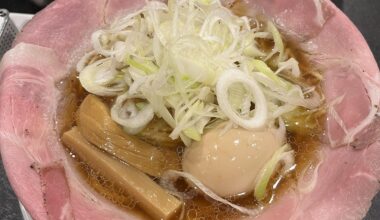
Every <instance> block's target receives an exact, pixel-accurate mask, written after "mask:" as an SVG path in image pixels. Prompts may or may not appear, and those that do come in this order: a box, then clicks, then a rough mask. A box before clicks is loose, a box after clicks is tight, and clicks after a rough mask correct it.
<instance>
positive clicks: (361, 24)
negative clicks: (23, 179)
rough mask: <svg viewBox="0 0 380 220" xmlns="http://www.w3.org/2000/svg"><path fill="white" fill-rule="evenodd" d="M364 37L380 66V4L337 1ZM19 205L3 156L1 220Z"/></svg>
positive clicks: (18, 1) (12, 217)
mask: <svg viewBox="0 0 380 220" xmlns="http://www.w3.org/2000/svg"><path fill="white" fill-rule="evenodd" d="M333 2H335V3H336V4H337V5H338V7H340V8H341V9H342V10H343V11H344V12H345V13H346V15H347V16H348V17H350V19H351V20H352V21H353V22H354V23H355V25H357V27H358V28H359V30H360V31H361V32H362V33H363V35H364V37H365V38H366V40H367V42H368V44H369V46H370V47H371V49H372V52H373V53H374V55H375V57H376V60H377V63H378V64H379V63H380V41H379V38H380V25H379V22H380V13H379V12H380V1H379V0H366V1H363V0H333ZM0 8H6V9H8V10H9V11H13V12H24V13H35V12H37V11H38V10H39V9H40V8H38V7H36V6H34V5H32V4H31V3H30V2H28V1H25V0H5V1H3V0H2V1H1V2H0ZM21 219H22V215H21V212H20V208H19V203H18V200H17V198H16V197H15V195H14V193H13V190H12V188H11V187H10V185H9V182H8V180H7V178H6V175H5V171H4V168H3V166H2V160H1V155H0V220H21ZM377 219H380V194H378V195H377V196H376V197H375V198H374V200H373V203H372V207H371V209H370V211H369V212H368V214H367V216H366V217H365V220H377Z"/></svg>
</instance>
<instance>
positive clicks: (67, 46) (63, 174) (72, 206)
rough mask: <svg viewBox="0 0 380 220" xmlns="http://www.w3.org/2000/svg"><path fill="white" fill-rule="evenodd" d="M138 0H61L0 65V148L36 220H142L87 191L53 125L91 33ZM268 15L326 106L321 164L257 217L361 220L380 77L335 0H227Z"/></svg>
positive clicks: (367, 197)
mask: <svg viewBox="0 0 380 220" xmlns="http://www.w3.org/2000/svg"><path fill="white" fill-rule="evenodd" d="M143 4H144V1H142V0H128V1H126V0H93V1H84V0H82V1H79V0H56V1H54V2H53V3H52V4H51V5H49V6H48V7H47V8H46V9H44V10H43V11H42V12H40V13H39V14H37V15H36V16H35V17H34V19H33V20H32V21H31V22H29V24H28V25H27V26H26V27H25V28H24V30H23V32H22V33H21V34H20V35H19V36H18V37H17V39H16V42H15V44H14V47H13V49H12V50H10V51H9V52H8V53H7V54H6V55H5V56H4V58H3V60H2V62H1V65H0V77H1V81H0V105H1V111H0V118H1V120H0V150H1V155H2V159H3V162H4V166H5V169H6V171H7V175H8V177H9V180H10V182H11V184H12V186H13V188H14V190H15V192H16V194H17V195H18V197H19V199H20V200H21V202H22V203H23V204H24V205H25V206H26V208H27V210H28V211H29V212H30V213H31V215H32V216H33V218H34V219H36V220H45V219H81V220H82V219H94V220H96V219H138V218H139V217H138V216H133V215H132V214H131V213H127V212H125V211H122V210H120V209H119V208H117V207H116V206H115V205H113V204H111V203H109V202H108V201H107V200H105V199H104V198H102V197H101V196H99V195H98V194H96V193H95V192H94V191H93V190H92V189H90V188H88V187H87V185H86V184H85V183H84V182H83V180H82V179H81V178H80V176H79V175H78V174H77V173H76V172H75V170H74V168H73V167H72V165H71V164H70V163H69V162H68V158H67V157H66V155H65V152H64V150H63V146H62V145H61V143H60V142H59V134H58V132H57V129H56V124H55V119H56V110H57V106H58V100H60V98H61V94H60V93H59V91H58V90H57V88H56V86H55V85H56V83H57V82H58V81H60V80H61V79H63V78H64V77H66V76H67V75H68V74H69V72H70V70H71V68H73V67H74V65H75V63H76V62H77V61H78V60H79V57H80V56H82V55H83V54H84V53H85V52H86V51H88V50H89V49H90V48H89V47H90V36H91V33H92V32H93V31H95V30H96V29H99V28H101V27H104V26H106V25H107V24H109V23H110V22H111V21H112V20H114V19H115V18H117V17H118V16H120V15H122V14H125V13H128V12H132V11H135V10H137V9H138V8H140V7H141V6H142V5H143ZM225 4H227V5H231V6H232V7H241V8H242V9H244V12H245V13H246V14H248V15H252V16H254V15H255V14H264V15H265V16H267V17H268V18H269V19H271V20H273V21H274V22H275V23H276V24H277V26H278V27H279V28H280V29H281V31H282V33H283V34H284V35H285V36H286V38H287V39H288V40H289V41H291V42H293V43H294V44H295V45H297V47H298V48H300V49H302V50H304V51H305V53H306V54H307V56H308V58H309V59H310V61H311V62H312V64H313V65H315V66H316V67H317V68H318V69H320V70H321V72H322V73H323V75H324V81H323V83H324V87H323V88H324V90H323V92H324V95H325V97H326V99H327V102H328V103H329V108H328V117H327V118H326V120H327V121H326V136H327V138H326V143H325V144H324V145H323V146H321V148H320V149H321V150H320V152H319V155H320V163H319V164H318V166H314V167H310V169H309V170H308V172H306V173H305V175H304V176H302V177H300V178H299V181H298V183H297V185H296V187H293V188H291V189H288V191H287V192H286V193H284V195H283V196H282V197H281V198H279V199H278V200H277V201H276V202H275V203H274V204H272V205H270V206H269V207H267V208H266V209H265V210H264V212H263V213H262V214H261V215H259V216H257V217H256V218H255V219H263V220H271V219H280V220H281V219H284V220H285V219H296V220H298V219H327V220H329V219H361V218H363V217H364V216H365V213H366V212H367V210H368V208H369V207H370V203H371V199H372V198H373V196H374V195H375V194H376V193H377V192H378V191H379V186H380V184H379V179H380V144H379V142H378V140H379V139H380V138H379V135H380V132H377V131H378V130H380V129H379V128H380V122H379V121H378V119H376V113H377V106H378V105H379V99H380V97H379V96H380V73H379V68H378V66H377V64H376V62H375V60H374V58H373V55H372V53H371V51H370V49H369V47H368V45H367V43H366V42H365V40H364V38H363V37H362V35H361V34H360V33H359V31H358V30H357V29H356V28H355V27H354V25H353V24H352V23H351V22H350V21H349V19H348V18H347V17H346V16H345V15H344V14H343V13H342V12H341V11H340V10H339V9H337V8H336V7H335V5H333V4H332V3H331V2H330V1H329V0H302V1H300V0H286V1H285V0H243V1H239V2H233V1H230V0H228V1H226V2H225Z"/></svg>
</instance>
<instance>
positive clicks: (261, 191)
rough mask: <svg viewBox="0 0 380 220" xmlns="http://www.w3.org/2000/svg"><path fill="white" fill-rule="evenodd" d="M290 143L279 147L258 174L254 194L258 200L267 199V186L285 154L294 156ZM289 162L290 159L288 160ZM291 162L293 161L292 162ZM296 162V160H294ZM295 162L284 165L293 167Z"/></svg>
mask: <svg viewBox="0 0 380 220" xmlns="http://www.w3.org/2000/svg"><path fill="white" fill-rule="evenodd" d="M290 149H291V148H290V146H289V144H285V145H284V146H282V147H281V148H280V149H278V150H277V151H276V152H275V153H274V155H273V156H272V158H271V159H270V160H269V161H268V162H267V163H266V164H265V165H264V167H263V168H262V169H261V171H260V174H259V176H258V180H257V181H256V186H255V192H254V196H255V198H256V200H258V201H262V200H263V199H265V197H266V194H267V187H268V183H269V180H270V178H271V177H272V176H273V175H274V173H275V172H276V170H277V169H278V166H279V164H280V162H282V161H283V160H284V159H285V158H284V157H285V156H288V155H291V157H293V158H294V155H293V153H294V152H293V151H292V150H290ZM286 162H288V161H286ZM290 163H291V162H290ZM293 163H294V160H293ZM292 165H293V164H286V165H284V166H286V167H291V166H292Z"/></svg>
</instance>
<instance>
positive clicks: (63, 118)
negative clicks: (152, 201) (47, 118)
mask: <svg viewBox="0 0 380 220" xmlns="http://www.w3.org/2000/svg"><path fill="white" fill-rule="evenodd" d="M236 7H237V6H236ZM285 45H286V47H287V50H286V53H287V54H288V55H289V56H290V57H294V58H296V59H297V60H298V61H299V66H300V70H301V72H302V77H301V80H299V79H297V80H299V81H298V82H297V83H299V84H301V85H307V86H315V87H316V90H317V91H318V92H319V93H320V94H322V89H321V86H320V81H321V75H320V74H319V70H317V69H315V68H314V67H312V66H311V65H310V62H309V61H308V60H307V58H306V56H305V55H304V52H303V51H301V50H299V49H298V48H297V47H296V46H295V45H293V44H292V43H290V42H285ZM259 46H260V47H262V49H265V50H268V48H271V47H273V41H271V40H260V41H259ZM57 86H58V88H59V89H60V90H61V91H62V94H63V95H62V97H63V98H62V100H61V101H60V104H59V108H58V117H57V124H58V129H59V132H60V134H62V133H63V132H65V131H67V130H69V129H70V128H71V127H72V126H74V125H75V113H76V111H77V109H78V107H79V105H80V103H81V101H82V100H83V98H84V97H85V96H86V95H87V92H85V91H84V89H83V88H82V87H81V86H80V83H79V80H78V78H77V73H75V72H73V73H72V74H70V76H69V77H68V78H67V79H65V80H63V81H62V82H60V83H59V84H58V85H57ZM103 100H104V101H105V102H106V103H108V104H109V105H110V106H111V105H112V103H113V101H114V100H113V99H112V98H111V99H110V98H104V99H103ZM300 111H301V112H302V113H305V115H304V116H303V117H301V116H299V117H298V118H296V121H291V122H287V126H288V128H293V129H290V131H288V134H287V137H288V143H290V144H291V146H292V148H293V149H294V151H295V162H296V168H295V170H294V171H293V172H291V173H290V174H288V176H286V177H285V178H282V179H278V177H276V178H272V179H271V181H270V186H273V185H274V184H275V183H276V182H280V184H278V187H277V188H274V189H272V190H271V191H270V192H269V195H268V196H267V198H266V200H265V201H264V204H265V203H266V204H268V203H272V202H273V201H275V200H276V199H277V198H279V197H280V196H281V194H283V193H284V192H286V191H287V190H288V189H289V188H291V187H292V186H293V185H294V184H295V183H296V182H297V179H298V178H299V177H300V176H301V175H302V173H303V172H304V170H305V169H307V168H309V167H310V166H313V165H316V164H317V163H318V158H317V152H318V150H319V146H320V145H321V141H320V140H321V137H322V135H323V128H324V120H325V112H324V110H323V109H320V110H318V111H316V112H313V113H307V111H306V110H302V109H301V110H300ZM155 120H157V119H155ZM305 120H311V121H312V122H313V125H315V126H314V127H308V126H306V127H294V126H296V125H295V124H296V123H295V122H303V121H305ZM153 123H156V121H155V122H153ZM292 123H293V124H292ZM301 124H302V123H301ZM161 126H162V125H161ZM292 126H293V127H292ZM294 128H295V129H294ZM149 129H153V132H152V131H151V130H149ZM149 129H148V132H147V133H148V134H149V132H150V133H154V128H149ZM160 129H161V130H162V131H163V132H164V133H167V134H169V133H170V131H168V127H167V126H162V127H160ZM147 137H148V135H147V136H146V137H145V138H144V137H140V138H142V139H143V140H145V141H148V142H151V141H150V140H149V138H147ZM151 144H155V143H152V142H151ZM155 145H156V144H155ZM171 149H172V150H176V151H177V152H179V154H181V152H182V151H183V146H182V144H181V143H180V142H178V147H177V149H176V148H175V147H171ZM68 153H69V154H71V155H70V158H74V157H72V156H73V154H72V153H70V152H68ZM72 162H73V163H74V165H75V167H76V168H77V170H78V172H79V173H80V174H81V176H82V177H83V178H84V180H85V181H86V182H87V183H88V184H89V185H90V186H91V187H92V188H93V189H94V190H95V191H96V192H98V193H99V194H100V195H102V196H104V197H105V198H106V199H108V200H109V201H111V202H112V203H114V204H115V205H117V206H119V207H120V208H122V209H124V210H126V211H127V212H131V211H133V212H135V213H137V214H138V215H139V216H141V217H142V218H144V219H149V217H148V216H147V215H146V214H144V213H143V212H142V211H141V209H139V208H138V207H137V206H136V201H135V200H134V199H133V198H131V197H130V196H129V195H128V194H127V193H126V192H124V191H123V190H122V189H121V188H120V187H119V186H118V185H117V183H112V182H110V181H108V180H107V179H105V178H104V177H102V176H101V175H99V173H98V172H96V171H95V170H93V169H91V167H89V166H88V165H87V164H85V163H84V162H83V161H81V160H80V158H77V157H76V158H74V159H73V160H72ZM176 187H177V188H178V190H179V191H180V192H184V194H185V195H186V196H187V197H188V198H185V199H184V206H185V213H184V219H189V220H190V219H205V220H206V219H210V220H211V219H236V218H239V217H242V216H243V215H242V214H240V213H239V212H237V211H235V210H233V209H232V208H230V207H228V206H226V205H224V204H221V203H218V202H215V201H212V200H211V199H209V198H207V197H205V196H204V195H202V194H199V193H198V192H197V191H196V189H194V188H193V187H190V186H188V185H187V184H186V182H185V181H184V180H183V179H180V180H178V181H177V183H176ZM230 200H231V201H233V202H234V203H236V204H239V205H242V206H244V207H247V208H256V207H258V206H257V205H258V203H257V201H255V200H254V198H253V196H252V195H248V196H245V197H238V198H231V199H230Z"/></svg>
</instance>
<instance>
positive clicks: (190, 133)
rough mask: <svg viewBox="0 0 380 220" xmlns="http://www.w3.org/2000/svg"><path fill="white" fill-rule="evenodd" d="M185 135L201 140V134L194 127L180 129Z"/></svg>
mask: <svg viewBox="0 0 380 220" xmlns="http://www.w3.org/2000/svg"><path fill="white" fill-rule="evenodd" d="M182 132H183V133H184V134H185V135H186V136H187V137H189V138H191V139H193V140H195V141H200V140H201V134H200V133H199V132H198V131H197V129H195V128H194V127H190V128H186V129H184V130H183V131H182Z"/></svg>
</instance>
